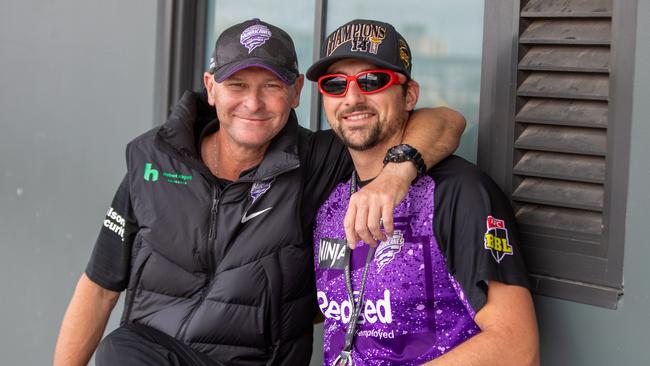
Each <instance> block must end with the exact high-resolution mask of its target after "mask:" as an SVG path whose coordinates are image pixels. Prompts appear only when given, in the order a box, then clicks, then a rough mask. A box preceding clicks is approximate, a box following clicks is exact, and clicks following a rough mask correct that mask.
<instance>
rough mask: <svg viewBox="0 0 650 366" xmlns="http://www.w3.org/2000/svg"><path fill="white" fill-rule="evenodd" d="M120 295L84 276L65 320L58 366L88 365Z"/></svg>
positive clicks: (60, 341) (56, 365)
mask: <svg viewBox="0 0 650 366" xmlns="http://www.w3.org/2000/svg"><path fill="white" fill-rule="evenodd" d="M119 295H120V294H119V293H118V292H113V291H109V290H106V289H103V288H101V287H100V286H98V285H97V284H95V283H94V282H92V281H91V280H90V279H89V278H88V277H87V276H86V275H85V274H83V275H82V276H81V278H80V279H79V282H78V283H77V287H76V289H75V292H74V295H73V296H72V299H71V300H70V304H69V305H68V309H67V310H66V312H65V316H64V317H63V323H62V324H61V330H60V332H59V338H58V340H57V342H56V349H55V351H54V366H63V365H66V366H69V365H87V364H88V361H89V360H90V357H91V356H92V354H93V352H94V351H95V348H96V347H97V344H99V341H100V340H101V338H102V335H103V333H104V329H105V328H106V323H107V322H108V318H109V316H110V314H111V311H112V310H113V307H114V306H115V303H116V302H117V299H118V298H119Z"/></svg>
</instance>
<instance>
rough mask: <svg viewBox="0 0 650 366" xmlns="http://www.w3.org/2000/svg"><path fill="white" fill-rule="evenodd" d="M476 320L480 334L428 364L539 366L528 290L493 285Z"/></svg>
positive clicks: (435, 365) (495, 283)
mask: <svg viewBox="0 0 650 366" xmlns="http://www.w3.org/2000/svg"><path fill="white" fill-rule="evenodd" d="M474 320H475V321H476V323H477V324H478V326H479V327H480V328H481V333H479V334H477V335H475V336H474V337H472V338H470V339H468V340H467V341H465V342H463V343H461V344H460V345H458V346H457V347H456V348H454V349H452V350H451V351H450V352H449V353H447V354H445V355H443V356H441V357H439V358H437V359H435V360H433V361H431V362H428V363H426V364H425V365H428V366H461V365H462V366H492V365H494V366H538V365H539V339H538V335H537V321H536V320H535V311H534V308H533V302H532V298H531V296H530V293H529V292H528V290H527V289H525V288H523V287H519V286H509V285H504V284H502V283H499V282H496V281H492V282H490V284H489V287H488V301H487V303H486V305H485V306H484V307H483V309H481V310H479V312H478V313H477V314H476V317H475V318H474ZM504 341H508V342H506V343H504Z"/></svg>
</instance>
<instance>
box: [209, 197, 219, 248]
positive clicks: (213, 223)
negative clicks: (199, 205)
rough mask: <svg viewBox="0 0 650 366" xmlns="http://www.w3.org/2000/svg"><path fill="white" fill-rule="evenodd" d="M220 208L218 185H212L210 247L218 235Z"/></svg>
mask: <svg viewBox="0 0 650 366" xmlns="http://www.w3.org/2000/svg"><path fill="white" fill-rule="evenodd" d="M218 210H219V197H217V187H216V186H214V187H212V207H211V208H210V227H209V230H208V248H209V247H210V246H211V244H212V241H213V240H214V238H215V237H216V236H217V235H216V234H217V228H216V226H217V211H218Z"/></svg>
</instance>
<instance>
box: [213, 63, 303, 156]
mask: <svg viewBox="0 0 650 366" xmlns="http://www.w3.org/2000/svg"><path fill="white" fill-rule="evenodd" d="M204 82H205V86H206V88H207V90H208V102H209V103H210V105H212V106H214V107H215V108H216V110H217V116H218V117H219V125H220V127H219V130H220V132H225V135H224V137H225V138H227V139H228V140H229V143H231V144H234V145H237V146H240V147H242V148H245V149H252V150H258V149H266V147H267V146H268V145H269V143H270V142H271V140H272V139H273V138H274V137H275V135H277V134H278V132H280V130H281V129H282V128H283V127H284V125H285V124H286V122H287V120H288V118H289V113H290V111H291V108H296V107H297V106H298V104H299V103H300V90H301V88H302V84H303V82H304V79H303V76H302V75H301V76H300V77H299V78H298V79H297V80H296V82H295V83H294V85H287V84H285V83H284V82H283V81H281V80H280V79H278V78H277V77H276V76H275V74H273V73H272V72H270V71H268V70H266V69H263V68H259V67H249V68H246V69H243V70H240V71H238V72H236V73H234V74H232V75H231V76H230V77H229V78H228V79H226V80H224V81H223V82H221V83H217V82H216V81H214V78H213V75H212V74H209V73H206V74H205V75H204Z"/></svg>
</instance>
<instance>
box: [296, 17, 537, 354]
mask: <svg viewBox="0 0 650 366" xmlns="http://www.w3.org/2000/svg"><path fill="white" fill-rule="evenodd" d="M411 66H412V60H411V52H410V49H409V46H408V44H407V42H406V40H405V39H404V38H403V37H402V36H401V35H400V34H399V33H398V32H397V31H396V30H395V29H394V28H393V26H391V25H390V24H387V23H383V22H378V21H372V20H363V19H358V20H353V21H351V22H349V23H347V24H345V25H343V26H341V27H340V28H338V29H337V30H335V31H334V32H333V33H332V34H330V35H329V37H328V38H327V40H326V42H325V49H324V51H323V58H322V59H320V60H319V61H317V62H316V63H315V64H314V65H312V66H311V68H310V69H309V70H308V71H307V78H309V79H310V80H314V81H317V82H318V87H319V90H320V92H321V93H322V95H323V107H324V109H325V112H326V114H327V118H328V120H329V122H330V124H331V126H332V129H333V130H334V131H335V132H336V134H337V135H338V136H339V137H340V138H341V139H342V140H343V141H344V143H345V144H346V145H347V146H348V149H349V151H350V155H351V156H352V160H353V161H354V168H355V172H353V173H352V175H351V178H350V180H349V181H348V182H346V183H341V184H339V185H338V186H337V188H336V189H335V190H334V191H333V192H332V194H331V195H330V197H329V198H328V199H327V200H326V201H325V203H324V204H323V205H322V206H321V208H320V210H319V212H318V215H317V219H316V227H315V230H314V246H315V250H314V266H315V268H316V279H317V289H318V293H317V295H318V301H319V306H320V309H321V311H322V312H323V315H324V316H325V339H324V347H325V355H324V360H325V362H324V364H325V365H328V366H329V365H352V364H354V365H359V366H360V365H420V364H423V363H427V362H428V363H427V364H431V365H513V366H528V365H535V364H538V363H539V359H538V345H537V327H536V322H535V314H534V310H533V305H532V299H531V294H530V292H529V290H528V288H527V287H528V282H527V275H526V271H525V269H524V265H523V261H522V256H521V252H520V245H519V241H518V236H517V228H516V224H515V221H514V215H513V213H512V209H511V208H510V206H509V203H508V201H507V199H506V198H505V197H504V196H503V194H502V192H501V191H500V190H499V189H498V188H497V186H496V185H495V184H494V182H492V181H491V180H490V179H489V178H488V177H487V176H486V175H485V174H483V173H481V172H480V171H479V170H478V169H477V168H476V167H475V166H474V165H472V164H470V163H468V162H467V161H465V160H463V159H461V158H459V157H455V156H452V157H449V158H447V159H445V160H443V161H442V162H440V163H439V164H438V165H436V166H433V167H432V168H430V169H428V170H427V168H426V164H425V162H423V161H422V159H420V157H419V156H418V154H417V152H416V151H414V149H413V148H412V147H410V146H408V145H403V144H399V143H400V141H403V137H404V134H405V127H406V121H407V119H408V116H409V112H410V111H411V110H413V108H414V107H415V104H416V102H417V99H418V95H419V86H418V84H417V82H415V81H414V80H412V78H411ZM387 150H388V154H387V155H386V157H385V158H384V155H385V154H386V151H387ZM382 160H383V163H382ZM400 160H412V161H414V162H416V165H417V166H418V172H419V178H417V179H416V180H415V181H413V183H412V184H411V186H410V188H409V191H408V194H407V195H406V198H405V199H404V201H402V203H401V204H400V205H399V206H398V207H396V209H395V213H394V218H393V220H394V221H393V222H390V223H387V222H386V220H384V222H383V224H384V226H385V227H386V228H387V230H388V231H389V232H392V235H390V234H389V235H387V236H388V238H387V239H386V240H384V241H382V242H381V243H380V244H379V246H378V247H376V248H375V247H370V246H368V245H367V244H366V243H364V242H360V243H357V244H356V246H358V248H357V249H355V250H354V251H353V252H351V250H350V248H348V246H347V245H346V240H345V237H346V235H345V232H344V231H343V230H342V226H343V225H342V224H343V221H344V216H345V209H346V207H347V204H348V202H349V201H350V197H355V196H356V195H357V194H358V193H355V192H356V191H357V190H358V189H359V188H360V187H364V186H367V185H368V184H372V183H370V182H371V181H372V180H373V179H377V178H375V177H377V176H378V175H379V174H380V172H381V170H382V167H383V164H385V163H386V162H389V161H400ZM384 217H386V216H384ZM370 221H373V222H376V223H377V225H379V217H377V216H375V217H374V218H373V219H372V220H369V222H370ZM354 246H355V245H353V247H354Z"/></svg>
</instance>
